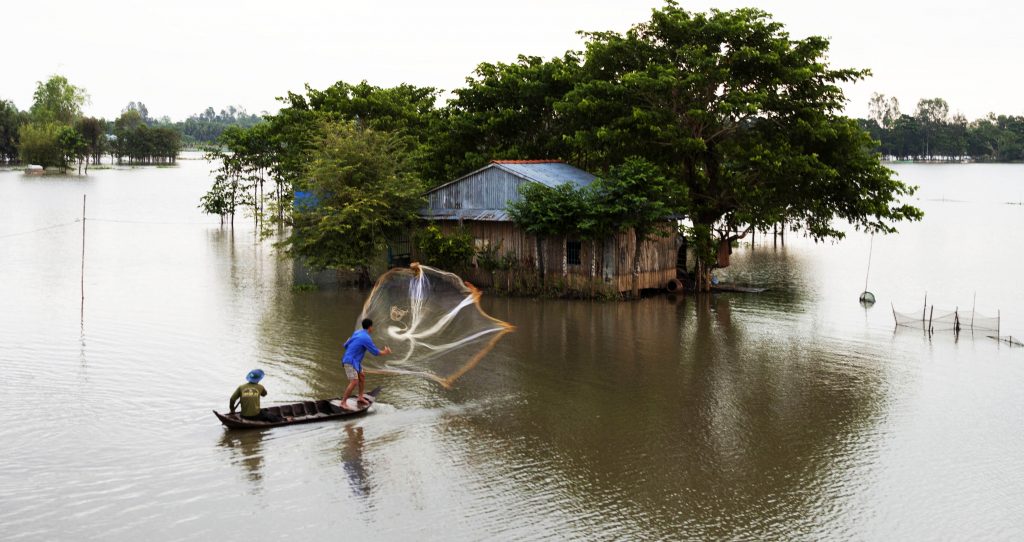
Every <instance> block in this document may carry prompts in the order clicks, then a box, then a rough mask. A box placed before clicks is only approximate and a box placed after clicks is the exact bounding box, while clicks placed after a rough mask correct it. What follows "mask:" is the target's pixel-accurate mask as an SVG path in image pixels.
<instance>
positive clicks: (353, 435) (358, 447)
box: [341, 424, 370, 499]
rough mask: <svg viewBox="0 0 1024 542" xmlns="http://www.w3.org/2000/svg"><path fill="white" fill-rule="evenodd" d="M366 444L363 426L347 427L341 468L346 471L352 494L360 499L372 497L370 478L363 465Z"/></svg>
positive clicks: (348, 425) (352, 425)
mask: <svg viewBox="0 0 1024 542" xmlns="http://www.w3.org/2000/svg"><path fill="white" fill-rule="evenodd" d="M365 444H366V443H365V440H364V438H363V427H362V426H361V425H355V424H347V425H345V440H344V442H342V445H341V468H342V469H344V471H345V476H346V477H347V478H348V481H349V485H351V487H352V493H353V494H354V495H355V496H356V497H358V498H360V499H366V498H368V497H369V496H370V476H369V472H367V470H366V465H365V464H364V463H363V447H364V446H365Z"/></svg>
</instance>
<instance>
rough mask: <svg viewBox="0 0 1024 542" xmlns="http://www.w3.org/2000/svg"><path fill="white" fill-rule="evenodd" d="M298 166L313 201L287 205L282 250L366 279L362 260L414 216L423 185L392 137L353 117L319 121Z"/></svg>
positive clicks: (368, 258)
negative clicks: (289, 215)
mask: <svg viewBox="0 0 1024 542" xmlns="http://www.w3.org/2000/svg"><path fill="white" fill-rule="evenodd" d="M313 142H314V145H313V149H314V150H313V151H312V152H311V153H310V155H309V160H308V163H307V165H306V167H305V169H304V171H305V175H304V177H305V179H306V181H305V183H304V186H303V188H304V189H305V190H307V191H308V192H309V193H310V194H311V195H312V197H311V200H312V201H313V202H315V203H312V204H309V205H300V206H297V207H296V208H295V209H294V210H293V225H294V227H293V232H292V235H291V236H290V237H289V238H288V239H287V240H286V241H285V243H284V244H285V246H286V247H287V249H288V251H289V253H290V254H292V255H294V256H299V257H302V258H303V259H304V260H306V261H307V262H308V263H309V264H310V265H311V266H312V267H314V268H318V269H326V268H355V269H358V270H359V273H360V280H361V282H364V283H367V284H368V283H369V281H370V272H369V268H370V264H371V262H372V261H373V260H374V258H375V257H376V256H377V255H378V254H380V252H381V251H382V250H383V249H384V248H385V246H386V244H387V240H388V239H389V238H391V237H394V236H395V235H396V234H398V233H400V232H401V231H403V230H404V229H405V228H407V227H408V226H409V225H411V224H412V223H413V222H414V221H415V220H416V216H417V215H416V212H417V211H418V210H419V208H420V206H421V205H422V203H423V197H422V193H423V185H422V183H421V182H420V180H419V179H418V178H417V177H416V176H415V175H414V174H413V172H412V164H411V161H410V160H409V156H410V155H409V152H408V148H407V146H406V142H405V141H403V139H402V138H401V137H399V136H396V135H394V134H391V133H388V132H379V131H376V130H373V129H369V128H360V127H358V126H357V125H356V124H355V123H354V122H341V123H334V122H327V121H324V122H321V123H320V124H319V125H318V130H317V133H316V135H315V136H314V139H313Z"/></svg>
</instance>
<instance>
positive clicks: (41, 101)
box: [29, 75, 89, 126]
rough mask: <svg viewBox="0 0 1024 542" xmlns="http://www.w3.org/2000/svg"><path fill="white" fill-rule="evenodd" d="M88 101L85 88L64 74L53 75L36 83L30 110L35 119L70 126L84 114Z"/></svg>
mask: <svg viewBox="0 0 1024 542" xmlns="http://www.w3.org/2000/svg"><path fill="white" fill-rule="evenodd" d="M88 101H89V95H88V94H87V93H86V92H85V89H83V88H80V87H76V86H75V85H72V84H71V83H69V82H68V79H67V78H66V77H64V76H63V75H52V76H50V78H49V79H47V80H46V81H45V82H44V81H38V82H37V83H36V90H35V92H34V93H33V94H32V108H31V109H30V110H29V112H30V113H31V115H32V120H33V121H36V122H58V123H61V124H64V125H68V126H70V125H71V124H72V123H73V122H74V121H75V120H76V119H77V118H78V117H81V116H82V106H84V105H85V104H86V102H88Z"/></svg>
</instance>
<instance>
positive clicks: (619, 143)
mask: <svg viewBox="0 0 1024 542" xmlns="http://www.w3.org/2000/svg"><path fill="white" fill-rule="evenodd" d="M586 36H587V37H588V43H587V47H586V52H585V55H584V64H583V76H582V80H581V82H580V83H578V84H577V85H576V86H575V87H574V89H573V90H572V91H570V92H569V93H568V94H567V95H566V97H565V99H564V100H563V101H561V102H560V103H559V104H558V110H559V111H560V112H561V113H562V114H564V115H567V116H571V117H572V118H573V119H574V120H573V122H574V124H575V126H576V128H575V130H574V132H573V133H572V134H571V135H570V136H569V137H570V141H571V142H572V144H573V145H574V146H575V147H576V148H577V149H579V151H580V152H582V153H587V154H588V155H589V156H590V160H591V162H592V163H597V164H603V165H614V164H617V163H620V162H622V161H623V160H624V159H625V158H627V157H629V156H638V157H642V158H644V159H645V160H647V161H648V162H650V163H651V164H654V165H656V166H657V167H658V168H659V169H660V170H661V171H662V172H663V174H664V175H665V176H666V178H667V179H668V180H669V181H670V182H671V183H673V184H674V185H675V187H676V188H674V191H675V192H676V194H678V195H685V197H686V199H687V204H686V208H687V215H688V216H689V218H690V220H691V221H692V222H693V224H694V228H693V235H695V236H696V237H697V239H695V241H696V242H695V243H694V244H695V246H697V247H699V248H700V249H701V250H700V253H699V254H698V255H697V256H698V257H697V262H698V264H697V268H696V274H697V278H698V285H699V286H701V287H702V288H704V289H706V288H708V287H709V282H710V281H709V278H710V271H711V269H712V268H713V267H714V265H715V258H714V255H715V248H716V247H717V246H718V245H719V244H722V243H729V242H731V241H732V240H733V239H735V238H736V237H738V236H741V235H743V234H745V233H746V232H748V231H751V230H752V229H755V228H765V227H768V226H769V225H770V224H774V223H777V222H780V221H785V222H786V223H787V224H788V225H789V226H790V227H792V228H794V229H796V228H803V229H805V230H806V231H807V232H808V233H809V235H811V236H812V237H814V238H815V239H819V238H824V237H842V235H843V233H842V232H841V231H840V230H838V229H836V228H834V227H832V221H833V219H836V218H839V219H845V220H847V221H849V222H851V223H853V224H854V225H855V226H857V227H863V228H866V229H868V230H871V231H882V232H889V231H894V229H893V226H892V224H893V223H894V222H897V221H900V220H906V219H911V220H912V219H917V218H919V217H920V216H921V213H920V211H919V210H917V209H915V208H914V207H910V206H907V205H902V204H900V203H899V202H898V201H897V200H898V198H900V197H901V196H906V195H909V194H911V193H912V192H913V189H912V188H911V187H908V186H906V185H904V184H903V183H900V182H899V181H897V180H895V179H893V174H892V172H891V171H890V170H888V169H886V168H885V167H883V166H881V164H880V163H879V160H878V156H877V155H876V154H874V152H873V145H872V141H871V139H870V137H869V136H868V135H867V134H866V133H864V131H863V130H861V129H860V128H859V126H857V124H856V123H855V122H854V121H851V120H850V119H847V118H845V117H842V116H841V115H840V111H841V109H842V106H843V104H844V97H843V92H842V90H841V89H840V87H839V84H840V83H845V82H850V81H855V80H858V79H860V78H862V77H864V75H865V74H866V73H867V72H866V71H863V70H854V69H832V68H830V67H829V66H828V65H827V63H826V61H825V57H826V53H827V51H828V41H827V40H826V39H824V38H821V37H809V38H806V39H803V40H794V39H792V38H790V36H789V34H788V33H786V32H785V31H784V29H783V26H782V24H780V23H777V22H774V21H772V20H771V18H770V16H769V15H768V14H767V13H765V12H763V11H760V10H757V9H739V10H735V11H728V12H724V11H718V10H712V11H711V12H709V13H691V12H688V11H686V10H684V9H682V8H680V7H678V6H677V5H676V4H675V3H673V2H669V3H668V5H667V6H666V7H664V8H662V9H660V10H656V11H654V13H653V15H652V18H651V20H650V21H648V22H645V23H641V24H638V25H635V26H634V27H632V28H631V29H630V30H628V31H627V32H626V33H625V34H618V33H616V32H594V33H588V34H586ZM712 237H713V238H712Z"/></svg>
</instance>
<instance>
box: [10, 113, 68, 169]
mask: <svg viewBox="0 0 1024 542" xmlns="http://www.w3.org/2000/svg"><path fill="white" fill-rule="evenodd" d="M64 128H65V127H64V126H61V125H60V124H58V123H56V122H42V123H41V122H31V123H28V124H24V125H22V126H21V129H20V130H19V132H18V135H19V139H20V142H19V147H18V152H19V157H20V158H21V162H22V163H23V164H35V165H40V166H43V167H44V168H46V167H64V166H65V163H64V149H63V148H62V147H61V141H60V134H61V131H63V129H64Z"/></svg>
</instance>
